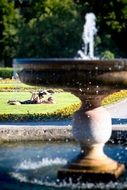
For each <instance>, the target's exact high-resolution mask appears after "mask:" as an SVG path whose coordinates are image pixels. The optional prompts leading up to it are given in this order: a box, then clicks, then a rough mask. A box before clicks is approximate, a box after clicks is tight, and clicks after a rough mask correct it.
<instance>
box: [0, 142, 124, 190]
mask: <svg viewBox="0 0 127 190" xmlns="http://www.w3.org/2000/svg"><path fill="white" fill-rule="evenodd" d="M79 152H80V148H79V146H78V145H77V144H76V143H70V142H69V143H56V144H55V143H45V144H42V143H41V144H40V143H34V144H33V143H32V144H30V143H27V144H26V143H25V144H16V145H15V144H9V145H1V146H0V184H1V188H0V189H1V190H4V189H8V190H9V189H10V190H12V189H13V190H22V189H23V190H40V189H41V190H42V189H43V190H56V189H57V190H60V189H62V190H70V189H97V188H98V189H109V188H112V189H123V188H127V174H126V175H125V176H124V177H122V178H120V179H119V180H118V181H117V182H116V183H115V182H110V183H107V184H104V183H96V184H94V183H84V184H72V183H71V181H70V183H69V184H66V183H59V181H58V180H57V171H58V169H60V168H61V167H63V166H64V165H66V164H67V163H68V162H70V161H71V159H73V158H74V157H76V156H77V155H78V154H79ZM105 152H106V154H107V155H109V156H110V157H112V158H114V159H116V160H118V161H119V162H125V161H126V160H127V147H122V146H120V145H117V146H116V145H107V146H105Z"/></svg>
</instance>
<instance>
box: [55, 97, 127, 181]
mask: <svg viewBox="0 0 127 190" xmlns="http://www.w3.org/2000/svg"><path fill="white" fill-rule="evenodd" d="M88 105H89V106H88ZM97 105H98V106H99V102H97V101H96V102H95V104H94V99H90V100H89V99H88V98H87V102H86V103H85V102H82V106H81V108H80V110H78V111H77V112H76V113H75V114H74V118H73V135H74V137H75V139H76V140H77V141H78V142H79V143H80V147H81V154H80V155H79V156H78V157H77V158H76V159H75V160H73V161H72V162H71V163H70V164H69V165H67V166H66V167H65V168H63V169H61V170H59V172H58V178H59V179H60V180H65V181H67V182H69V180H70V178H71V179H72V181H73V182H78V181H83V182H85V181H94V182H95V181H96V182H97V181H110V180H116V179H117V178H118V177H119V176H120V175H121V174H122V173H123V172H124V170H125V167H124V165H123V164H119V163H117V162H116V161H114V160H112V159H111V158H109V157H108V156H106V155H105V153H104V151H103V147H104V145H105V143H106V142H107V141H108V140H109V138H110V136H111V131H112V125H111V117H110V114H109V113H108V112H107V110H106V109H105V108H103V107H101V106H99V107H97ZM91 108H92V109H91Z"/></svg>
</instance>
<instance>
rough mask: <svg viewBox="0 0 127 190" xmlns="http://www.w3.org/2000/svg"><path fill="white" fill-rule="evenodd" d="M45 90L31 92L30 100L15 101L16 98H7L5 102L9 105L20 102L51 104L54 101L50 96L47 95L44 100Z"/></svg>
mask: <svg viewBox="0 0 127 190" xmlns="http://www.w3.org/2000/svg"><path fill="white" fill-rule="evenodd" d="M47 94H48V92H47V91H40V92H39V93H37V92H32V96H31V99H30V100H25V101H16V100H9V101H8V102H7V103H8V104H10V105H20V104H42V103H43V104H46V103H48V104H53V103H55V102H54V100H53V98H52V97H49V98H48V99H47V100H44V96H45V95H47Z"/></svg>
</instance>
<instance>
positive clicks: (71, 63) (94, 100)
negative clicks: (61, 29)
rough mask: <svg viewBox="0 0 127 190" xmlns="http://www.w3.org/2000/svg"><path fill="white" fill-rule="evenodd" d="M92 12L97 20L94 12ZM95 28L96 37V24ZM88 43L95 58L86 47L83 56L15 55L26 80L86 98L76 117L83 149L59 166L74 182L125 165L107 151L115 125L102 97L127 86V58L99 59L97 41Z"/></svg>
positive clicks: (111, 174)
mask: <svg viewBox="0 0 127 190" xmlns="http://www.w3.org/2000/svg"><path fill="white" fill-rule="evenodd" d="M90 15H91V16H92V18H93V20H95V17H93V14H90ZM87 18H88V17H87ZM93 28H94V32H93V33H92V39H93V35H94V34H95V32H96V30H95V24H93ZM91 42H92V45H91V44H90V43H91ZM86 45H87V46H88V47H89V48H90V51H91V52H92V53H88V54H89V56H90V58H91V60H90V59H85V58H86V57H87V55H86V51H87V52H88V50H86V49H87V48H85V49H84V50H85V53H84V56H81V58H83V59H57V58H54V59H41V58H40V59H36V58H35V59H15V60H14V67H16V68H17V72H18V75H19V78H20V80H21V81H22V82H23V83H26V84H30V85H34V84H36V85H38V86H39V85H40V86H46V87H52V88H63V89H64V90H65V91H68V92H71V93H72V94H74V95H76V96H77V97H79V98H80V100H81V102H82V105H81V107H80V109H79V110H78V111H77V112H76V113H75V114H74V117H73V135H74V137H75V138H76V140H77V141H78V142H79V144H80V147H81V153H80V154H79V155H78V156H77V158H76V159H74V160H73V161H72V162H71V163H70V164H69V165H66V166H65V167H64V168H62V169H59V171H58V178H59V179H60V180H65V181H67V182H69V180H70V178H71V180H72V181H73V182H79V181H81V182H86V181H95V182H97V181H111V180H112V181H113V180H116V179H117V178H118V177H119V176H120V175H121V174H123V172H124V170H125V166H124V165H123V164H120V163H117V162H116V161H115V160H112V159H111V158H110V157H108V156H107V155H106V154H105V153H104V151H103V148H104V145H105V143H106V142H107V141H108V140H109V138H110V136H111V132H112V127H111V116H110V114H109V113H108V111H107V110H106V109H105V108H104V107H102V106H101V101H102V99H103V98H104V97H105V96H107V95H109V94H111V93H113V92H116V91H119V90H121V89H123V88H126V86H127V60H126V59H114V60H96V59H94V55H93V41H91V40H90V41H89V44H86ZM82 53H83V52H82ZM80 55H81V54H80Z"/></svg>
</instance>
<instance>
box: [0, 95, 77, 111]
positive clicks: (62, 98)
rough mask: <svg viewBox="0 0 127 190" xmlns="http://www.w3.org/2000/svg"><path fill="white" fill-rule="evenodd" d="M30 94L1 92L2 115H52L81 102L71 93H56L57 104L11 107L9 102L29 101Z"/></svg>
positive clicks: (0, 107) (54, 96) (0, 109)
mask: <svg viewBox="0 0 127 190" xmlns="http://www.w3.org/2000/svg"><path fill="white" fill-rule="evenodd" d="M30 96H31V94H30V93H29V92H0V114H10V113H11V114H26V113H31V114H32V113H47V112H48V113H52V112H54V111H56V110H58V109H62V108H64V107H67V106H69V105H71V104H73V103H79V102H80V100H79V99H78V98H77V97H75V96H74V95H72V94H71V93H67V92H61V93H54V95H53V98H54V100H55V101H56V103H55V104H38V105H37V104H33V105H32V104H31V105H9V104H7V101H8V100H27V99H29V98H30Z"/></svg>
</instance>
